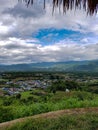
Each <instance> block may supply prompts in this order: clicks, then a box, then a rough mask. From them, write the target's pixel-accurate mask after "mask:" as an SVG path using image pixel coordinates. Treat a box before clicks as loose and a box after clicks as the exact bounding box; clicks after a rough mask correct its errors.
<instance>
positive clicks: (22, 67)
mask: <svg viewBox="0 0 98 130" xmlns="http://www.w3.org/2000/svg"><path fill="white" fill-rule="evenodd" d="M5 71H65V72H71V71H73V72H74V71H75V72H76V71H77V72H78V71H82V72H98V60H92V61H66V62H41V63H30V64H12V65H0V72H5Z"/></svg>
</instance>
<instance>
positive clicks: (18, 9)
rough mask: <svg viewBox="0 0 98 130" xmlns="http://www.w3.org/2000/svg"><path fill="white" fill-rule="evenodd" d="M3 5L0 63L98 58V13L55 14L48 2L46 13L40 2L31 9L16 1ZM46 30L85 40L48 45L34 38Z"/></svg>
mask: <svg viewBox="0 0 98 130" xmlns="http://www.w3.org/2000/svg"><path fill="white" fill-rule="evenodd" d="M0 3H1V5H0V64H17V63H31V62H42V61H67V60H86V59H87V60H91V59H98V53H97V52H98V14H97V15H94V16H92V17H90V16H87V14H86V12H85V11H84V10H77V11H76V12H75V11H73V10H72V11H71V10H69V11H68V12H67V13H66V15H65V14H63V13H61V14H60V13H59V11H58V10H57V11H55V12H54V14H53V15H52V7H51V4H50V3H49V2H48V3H47V5H46V9H45V10H44V9H43V5H42V3H41V2H40V3H39V4H38V3H36V4H34V5H33V7H29V8H27V7H26V6H25V5H24V4H22V3H18V2H17V1H15V0H7V1H6V0H1V1H0ZM47 28H48V29H49V28H55V29H57V30H60V29H66V30H71V31H76V32H78V33H80V34H83V35H84V37H83V38H81V39H79V40H78V41H77V40H76V42H75V41H74V40H73V39H74V38H63V40H60V41H59V42H58V40H57V41H55V43H54V44H53V43H52V44H50V45H48V44H47V43H41V41H40V39H39V38H37V39H36V38H35V37H34V35H36V34H37V33H39V31H40V30H41V29H47ZM52 35H53V34H48V37H47V36H44V38H47V40H48V38H50V37H52ZM54 36H55V37H56V36H58V34H55V35H54ZM73 37H75V36H73ZM50 41H51V40H50ZM45 42H46V40H45Z"/></svg>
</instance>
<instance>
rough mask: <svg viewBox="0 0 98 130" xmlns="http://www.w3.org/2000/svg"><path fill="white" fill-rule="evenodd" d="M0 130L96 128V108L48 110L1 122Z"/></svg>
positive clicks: (85, 129)
mask: <svg viewBox="0 0 98 130" xmlns="http://www.w3.org/2000/svg"><path fill="white" fill-rule="evenodd" d="M0 130H98V108H78V109H77V108H76V109H70V110H69V109H67V110H61V111H56V112H49V113H46V114H40V115H36V116H32V117H27V118H21V119H17V120H14V121H10V122H6V123H1V124H0Z"/></svg>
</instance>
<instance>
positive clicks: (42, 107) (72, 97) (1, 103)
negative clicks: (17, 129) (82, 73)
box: [0, 91, 98, 122]
mask: <svg viewBox="0 0 98 130" xmlns="http://www.w3.org/2000/svg"><path fill="white" fill-rule="evenodd" d="M30 93H31V91H30V92H24V93H23V94H22V97H21V99H13V98H12V99H9V98H8V99H7V100H6V99H3V100H0V115H1V116H0V122H5V121H10V120H13V119H17V118H22V117H27V116H32V115H36V114H40V113H46V112H50V111H56V110H62V109H69V108H83V107H85V108H87V107H98V95H97V94H91V93H88V92H80V91H72V92H69V93H66V92H57V93H56V94H52V93H49V94H48V95H47V94H46V95H44V93H43V95H38V94H39V92H38V93H37V92H36V91H35V92H33V94H30ZM34 93H35V94H34ZM28 95H29V96H30V97H31V98H30V99H29V100H28V98H27V97H28ZM24 98H26V99H25V100H24ZM8 101H11V103H10V102H9V103H10V104H8Z"/></svg>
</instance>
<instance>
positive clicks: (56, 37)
mask: <svg viewBox="0 0 98 130" xmlns="http://www.w3.org/2000/svg"><path fill="white" fill-rule="evenodd" d="M32 37H34V38H36V39H39V41H40V42H41V44H42V45H43V46H44V45H48V44H54V43H56V42H59V41H61V40H65V39H66V40H68V39H70V40H72V41H74V42H76V43H78V44H83V43H84V44H85V43H86V42H87V40H84V41H83V39H85V38H87V39H88V41H89V42H91V43H96V42H97V37H98V36H97V35H94V34H93V33H90V32H88V33H81V32H79V31H73V30H67V29H55V28H49V29H48V28H47V29H40V30H39V31H38V32H37V33H35V34H33V35H32Z"/></svg>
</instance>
